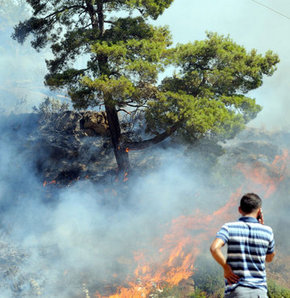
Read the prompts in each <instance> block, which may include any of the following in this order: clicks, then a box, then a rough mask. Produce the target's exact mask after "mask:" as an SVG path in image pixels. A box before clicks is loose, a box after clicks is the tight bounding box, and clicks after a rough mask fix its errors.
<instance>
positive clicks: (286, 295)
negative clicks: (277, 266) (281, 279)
mask: <svg viewBox="0 0 290 298" xmlns="http://www.w3.org/2000/svg"><path fill="white" fill-rule="evenodd" d="M268 296H269V298H290V289H286V288H284V287H282V286H279V285H278V284H277V283H276V282H275V281H273V280H268Z"/></svg>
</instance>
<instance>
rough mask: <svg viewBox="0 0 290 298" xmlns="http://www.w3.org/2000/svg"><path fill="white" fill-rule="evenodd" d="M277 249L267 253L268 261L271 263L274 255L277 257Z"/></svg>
mask: <svg viewBox="0 0 290 298" xmlns="http://www.w3.org/2000/svg"><path fill="white" fill-rule="evenodd" d="M275 254H276V253H275V251H273V252H272V253H270V254H267V255H266V262H268V263H270V262H272V261H273V259H274V257H275Z"/></svg>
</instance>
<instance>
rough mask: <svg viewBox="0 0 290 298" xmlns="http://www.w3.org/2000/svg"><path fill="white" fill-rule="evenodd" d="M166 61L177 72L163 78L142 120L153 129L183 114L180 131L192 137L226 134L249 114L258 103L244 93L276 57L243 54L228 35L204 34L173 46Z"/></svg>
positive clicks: (241, 124)
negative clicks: (145, 117)
mask: <svg viewBox="0 0 290 298" xmlns="http://www.w3.org/2000/svg"><path fill="white" fill-rule="evenodd" d="M170 61H171V63H172V64H173V65H175V66H176V67H177V71H178V72H176V73H175V74H174V75H173V76H172V77H167V78H165V79H164V80H163V82H162V84H161V86H160V89H161V90H162V91H163V93H162V96H161V97H160V98H159V100H158V101H153V102H151V103H150V110H148V113H147V119H148V121H149V122H150V124H151V125H150V127H152V129H153V131H154V130H158V129H164V127H166V126H168V125H171V124H172V122H175V121H178V120H179V119H184V122H183V126H182V127H181V129H180V130H181V132H182V133H183V135H184V136H185V137H187V138H189V139H191V140H194V139H196V138H200V137H204V136H205V135H209V134H210V135H211V137H213V138H214V137H215V136H217V135H218V136H219V137H221V138H222V139H227V138H231V137H233V136H234V135H236V133H237V132H239V131H240V130H241V129H243V128H244V126H245V124H246V123H247V122H249V121H250V120H251V119H253V118H255V117H256V115H257V114H258V112H259V111H260V110H261V106H259V105H257V104H256V103H255V100H254V99H252V98H249V97H247V96H245V94H246V93H247V92H249V91H251V90H253V89H255V88H258V87H259V86H261V84H262V78H263V75H272V74H273V72H274V71H275V70H276V64H277V63H278V62H279V59H278V57H277V55H274V54H273V53H271V52H267V53H266V54H265V56H262V55H260V54H257V53H256V51H255V50H252V51H251V52H250V53H247V52H246V50H245V49H244V48H243V47H242V46H239V45H237V44H235V43H234V42H233V41H232V40H231V39H230V38H229V37H224V36H219V35H217V34H215V33H208V35H207V39H206V40H204V41H196V42H194V43H188V44H185V45H177V47H176V48H175V49H174V50H173V51H171V55H170ZM157 115H159V117H157ZM156 119H157V120H156Z"/></svg>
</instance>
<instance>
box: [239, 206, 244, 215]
mask: <svg viewBox="0 0 290 298" xmlns="http://www.w3.org/2000/svg"><path fill="white" fill-rule="evenodd" d="M238 210H239V212H240V213H241V214H242V215H243V211H242V209H241V207H239V208H238Z"/></svg>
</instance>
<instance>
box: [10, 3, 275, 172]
mask: <svg viewBox="0 0 290 298" xmlns="http://www.w3.org/2000/svg"><path fill="white" fill-rule="evenodd" d="M27 2H28V3H29V4H30V5H31V7H32V9H33V16H32V17H31V18H29V19H28V20H26V21H24V22H20V23H19V24H18V25H17V26H16V27H15V32H14V35H13V37H14V38H15V39H17V40H18V41H19V42H20V43H23V42H24V40H25V39H26V37H27V36H28V35H32V36H33V39H32V42H31V45H32V46H33V47H34V48H35V49H36V50H41V49H42V48H44V47H46V46H47V45H50V47H51V51H52V53H53V55H54V58H53V59H51V60H48V61H46V63H47V67H48V74H47V75H46V77H45V84H47V85H48V86H49V87H50V88H52V89H54V88H56V89H61V88H63V89H66V90H68V93H69V95H70V97H71V99H72V102H73V104H74V107H75V108H78V109H87V108H90V107H96V106H101V105H103V106H104V107H105V110H106V114H107V118H108V123H109V128H110V135H111V140H112V144H113V148H114V153H115V157H116V161H117V164H118V168H119V170H120V171H122V172H123V171H128V169H129V167H130V163H129V158H128V151H129V150H130V149H141V148H144V147H146V146H149V145H152V144H156V143H158V142H161V141H163V140H164V139H166V138H167V137H169V136H171V135H173V134H177V135H180V136H183V137H184V139H185V140H187V141H190V142H193V141H195V140H197V139H200V138H202V137H204V136H207V137H211V138H216V139H226V138H230V137H233V136H234V135H235V134H236V133H237V132H238V131H240V130H241V129H242V128H243V127H244V126H245V124H246V123H247V122H248V121H249V120H251V119H253V118H254V117H255V116H256V115H257V113H258V112H259V111H260V110H261V107H260V106H259V105H257V104H256V103H255V100H254V99H251V98H249V97H246V96H245V94H246V93H247V92H248V91H250V90H253V89H255V88H257V87H259V86H260V85H261V84H262V78H263V76H264V75H268V76H269V75H272V74H273V72H274V71H275V69H276V64H277V63H278V62H279V59H278V57H277V55H274V54H273V53H272V52H270V51H269V52H267V53H266V54H265V55H264V56H262V55H260V54H257V53H256V51H255V50H252V51H251V52H249V53H247V52H246V50H245V49H244V48H243V47H242V46H239V45H237V44H235V43H234V42H233V41H232V40H231V39H230V38H229V37H224V36H218V35H217V34H213V33H209V34H208V36H207V39H206V40H205V41H196V42H194V43H189V44H185V45H177V46H176V47H173V46H172V42H171V36H170V32H169V31H168V28H167V27H156V26H153V25H151V24H150V23H149V22H148V19H149V18H151V19H156V18H157V17H158V16H159V15H160V14H162V12H163V11H164V10H165V9H166V8H168V7H169V6H170V4H171V3H172V2H173V0H163V1H159V0H58V1H56V0H48V1H43V0H27ZM117 13H120V15H121V16H119V17H118V16H116V15H117ZM169 65H171V66H172V65H173V66H175V68H176V70H175V72H174V74H173V75H172V76H168V77H166V78H165V79H164V80H163V81H162V82H161V83H158V82H159V81H158V78H159V74H160V73H162V72H164V70H165V69H166V67H167V66H169ZM137 112H138V113H139V114H143V115H144V117H145V118H144V121H145V123H146V131H147V133H150V134H151V135H152V136H153V137H152V138H150V139H146V140H143V139H141V137H140V135H139V136H138V137H137V138H134V137H130V136H128V135H124V134H123V133H122V129H121V125H120V113H123V114H125V113H127V114H131V115H132V114H133V115H136V113H137Z"/></svg>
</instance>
